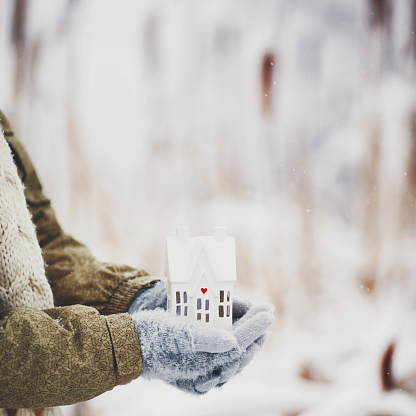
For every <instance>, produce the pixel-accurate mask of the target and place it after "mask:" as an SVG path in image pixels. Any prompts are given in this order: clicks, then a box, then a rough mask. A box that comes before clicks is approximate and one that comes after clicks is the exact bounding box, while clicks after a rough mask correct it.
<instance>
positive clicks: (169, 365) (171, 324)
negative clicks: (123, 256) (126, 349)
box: [131, 308, 273, 394]
mask: <svg viewBox="0 0 416 416" xmlns="http://www.w3.org/2000/svg"><path fill="white" fill-rule="evenodd" d="M263 309H264V308H263ZM263 309H261V310H260V309H255V308H253V312H252V313H251V314H250V315H249V316H247V318H246V319H243V318H241V319H240V320H239V321H238V322H240V323H239V324H238V325H237V324H234V325H233V329H232V331H227V330H224V329H217V328H212V327H209V326H207V325H205V324H204V323H201V322H193V321H190V320H188V319H187V318H184V317H177V316H172V315H171V314H170V313H168V312H166V311H163V310H161V309H157V310H153V311H138V312H135V313H133V314H132V315H131V317H132V319H133V321H134V323H135V326H136V330H137V334H138V337H139V342H140V347H141V353H142V358H143V373H142V374H143V376H144V377H146V378H149V379H152V378H157V379H161V380H163V381H165V382H167V383H169V384H172V385H174V386H176V387H178V388H180V389H182V390H185V391H188V392H191V393H194V394H203V393H206V392H207V391H208V390H209V389H211V388H212V387H215V386H218V385H222V384H224V383H225V382H226V381H227V380H228V379H229V378H230V377H231V376H232V375H234V374H235V373H237V372H238V371H241V369H242V367H243V366H245V365H246V364H247V363H248V361H250V360H251V358H252V356H253V355H254V353H255V352H256V351H257V350H258V349H259V348H260V346H261V344H262V343H264V339H265V331H266V330H267V328H268V327H269V326H270V325H271V323H272V321H273V315H272V313H271V311H270V309H269V310H268V311H265V310H263ZM246 315H248V313H247V314H246Z"/></svg>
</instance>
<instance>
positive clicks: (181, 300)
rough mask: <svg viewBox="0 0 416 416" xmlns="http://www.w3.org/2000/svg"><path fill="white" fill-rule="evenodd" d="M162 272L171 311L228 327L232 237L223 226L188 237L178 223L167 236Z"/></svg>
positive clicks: (233, 268) (232, 275) (233, 261)
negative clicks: (169, 235)
mask: <svg viewBox="0 0 416 416" xmlns="http://www.w3.org/2000/svg"><path fill="white" fill-rule="evenodd" d="M165 276H166V277H167V279H168V299H167V300H168V310H169V311H170V312H171V313H172V314H174V315H179V316H186V317H188V318H190V319H194V320H197V321H201V322H204V323H206V324H207V325H213V326H215V327H217V328H231V325H232V299H233V283H234V281H235V280H236V278H237V275H236V259H235V241H234V238H233V237H229V236H227V235H226V229H225V227H215V228H214V233H213V235H212V236H203V237H190V236H189V229H188V227H177V228H176V236H175V237H169V238H168V239H167V244H166V263H165Z"/></svg>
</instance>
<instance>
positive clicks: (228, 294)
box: [227, 291, 230, 302]
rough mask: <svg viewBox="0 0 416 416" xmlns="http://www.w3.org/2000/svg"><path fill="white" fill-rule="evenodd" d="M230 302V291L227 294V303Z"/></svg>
mask: <svg viewBox="0 0 416 416" xmlns="http://www.w3.org/2000/svg"><path fill="white" fill-rule="evenodd" d="M229 301H230V291H228V292H227V302H229Z"/></svg>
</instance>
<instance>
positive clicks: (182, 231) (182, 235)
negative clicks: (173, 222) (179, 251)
mask: <svg viewBox="0 0 416 416" xmlns="http://www.w3.org/2000/svg"><path fill="white" fill-rule="evenodd" d="M176 238H177V239H178V241H179V242H180V243H187V242H188V238H189V227H176Z"/></svg>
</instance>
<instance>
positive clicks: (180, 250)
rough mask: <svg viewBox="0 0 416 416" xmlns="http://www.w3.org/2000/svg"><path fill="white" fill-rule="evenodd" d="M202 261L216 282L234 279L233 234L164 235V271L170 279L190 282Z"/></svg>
mask: <svg viewBox="0 0 416 416" xmlns="http://www.w3.org/2000/svg"><path fill="white" fill-rule="evenodd" d="M201 262H202V263H203V264H204V268H205V269H206V270H209V271H210V272H211V273H212V277H213V278H214V279H215V280H216V281H217V282H232V281H234V280H236V279H237V273H236V258H235V240H234V238H233V237H228V236H225V235H224V234H222V235H216V236H215V235H214V236H203V237H189V236H187V235H186V233H185V235H181V236H180V235H177V236H175V237H169V238H168V239H167V243H166V270H165V274H166V277H167V278H168V279H169V280H170V281H171V282H177V283H187V282H191V280H192V276H193V274H194V273H195V272H197V270H198V269H200V268H201ZM211 273H210V274H211Z"/></svg>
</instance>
